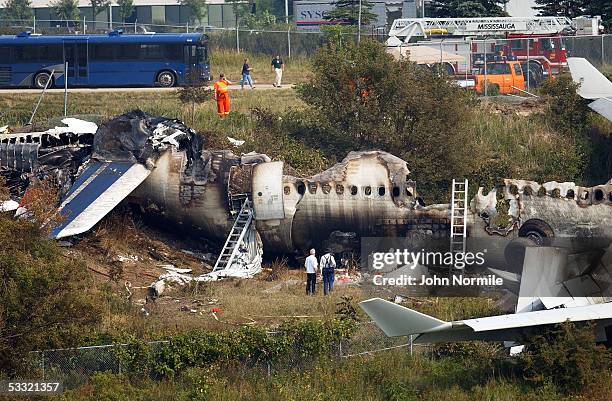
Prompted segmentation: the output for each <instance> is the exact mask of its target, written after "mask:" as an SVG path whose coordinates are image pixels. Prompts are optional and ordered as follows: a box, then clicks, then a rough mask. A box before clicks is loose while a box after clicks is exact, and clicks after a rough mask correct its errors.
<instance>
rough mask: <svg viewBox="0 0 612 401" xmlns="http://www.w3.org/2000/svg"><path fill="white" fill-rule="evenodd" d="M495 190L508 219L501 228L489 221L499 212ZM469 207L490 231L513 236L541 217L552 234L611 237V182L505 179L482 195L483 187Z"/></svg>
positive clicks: (556, 235) (579, 236) (490, 232)
mask: <svg viewBox="0 0 612 401" xmlns="http://www.w3.org/2000/svg"><path fill="white" fill-rule="evenodd" d="M497 191H503V196H502V199H503V201H505V202H507V205H508V210H507V214H508V216H509V218H510V219H511V221H510V222H509V223H508V224H506V225H505V226H504V227H498V226H494V225H493V224H492V221H493V220H494V219H495V217H496V215H497V214H498V213H499V210H498V208H499V203H498V197H497ZM472 210H473V211H474V212H475V213H476V214H478V215H479V216H480V217H481V218H482V219H483V220H484V222H485V225H486V227H485V230H486V231H487V232H488V233H489V234H499V235H503V236H506V235H508V234H509V233H510V232H511V231H513V230H514V229H515V228H516V229H517V230H514V233H515V235H518V231H519V230H520V228H521V227H522V226H523V224H524V223H525V222H528V221H530V220H532V221H533V220H536V219H537V220H541V221H543V222H545V223H546V224H548V225H549V226H550V227H551V229H552V231H553V232H554V236H555V237H574V238H582V237H586V238H608V239H609V238H612V185H611V184H610V183H608V184H604V185H597V186H594V187H591V188H589V187H582V186H578V185H576V184H574V183H572V182H563V183H558V182H556V181H553V182H547V183H544V184H539V183H537V182H534V181H525V180H511V179H506V180H504V186H503V187H501V188H494V189H492V190H491V191H490V192H489V193H488V194H487V195H483V191H482V188H480V189H479V191H478V194H477V195H476V197H475V198H474V199H473V201H472Z"/></svg>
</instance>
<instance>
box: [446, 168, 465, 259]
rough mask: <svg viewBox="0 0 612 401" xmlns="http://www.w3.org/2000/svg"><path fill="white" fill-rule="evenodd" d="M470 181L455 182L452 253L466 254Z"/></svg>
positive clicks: (453, 190)
mask: <svg viewBox="0 0 612 401" xmlns="http://www.w3.org/2000/svg"><path fill="white" fill-rule="evenodd" d="M467 210H468V180H467V179H465V180H463V181H457V180H453V189H452V199H451V232H450V251H451V253H459V252H463V253H465V241H466V237H467V225H466V220H467Z"/></svg>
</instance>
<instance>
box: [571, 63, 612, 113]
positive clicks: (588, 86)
mask: <svg viewBox="0 0 612 401" xmlns="http://www.w3.org/2000/svg"><path fill="white" fill-rule="evenodd" d="M567 64H568V66H569V69H570V72H571V74H572V79H573V80H574V82H576V83H577V84H580V87H579V88H578V91H577V92H578V94H579V95H580V96H581V97H583V98H585V99H596V100H595V101H594V102H591V103H590V104H589V107H590V108H591V109H593V111H595V112H597V113H599V114H601V115H602V116H604V117H605V118H607V119H608V120H610V121H612V82H610V80H609V79H608V78H606V76H605V75H603V74H602V73H601V72H599V70H598V69H597V68H595V67H593V65H592V64H591V63H589V62H588V60H587V59H584V58H580V57H569V58H568V59H567Z"/></svg>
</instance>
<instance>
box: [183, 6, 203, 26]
mask: <svg viewBox="0 0 612 401" xmlns="http://www.w3.org/2000/svg"><path fill="white" fill-rule="evenodd" d="M180 4H181V5H182V6H185V7H187V9H188V10H189V22H190V23H192V24H195V23H198V22H199V23H201V22H202V21H203V20H204V17H205V16H206V1H205V0H180Z"/></svg>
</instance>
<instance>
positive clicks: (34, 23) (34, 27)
mask: <svg viewBox="0 0 612 401" xmlns="http://www.w3.org/2000/svg"><path fill="white" fill-rule="evenodd" d="M32 25H34V26H33V27H32V28H33V29H34V33H36V14H34V22H33V23H32ZM601 47H602V49H603V41H602V45H601Z"/></svg>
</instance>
